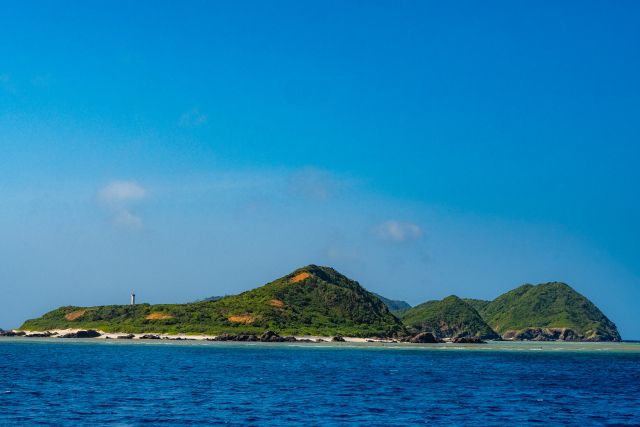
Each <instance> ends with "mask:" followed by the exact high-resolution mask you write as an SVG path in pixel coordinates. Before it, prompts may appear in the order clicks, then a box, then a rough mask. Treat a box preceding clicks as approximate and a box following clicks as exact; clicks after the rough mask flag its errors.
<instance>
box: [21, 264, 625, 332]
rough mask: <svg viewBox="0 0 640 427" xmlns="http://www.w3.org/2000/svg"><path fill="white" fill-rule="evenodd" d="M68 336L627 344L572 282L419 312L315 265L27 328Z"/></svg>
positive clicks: (76, 310)
mask: <svg viewBox="0 0 640 427" xmlns="http://www.w3.org/2000/svg"><path fill="white" fill-rule="evenodd" d="M394 315H395V316H394ZM65 328H73V329H98V330H102V331H105V332H126V333H143V332H155V333H169V334H175V333H196V334H197V333H202V334H211V335H217V334H220V333H224V332H228V333H241V332H243V333H261V332H264V331H265V330H273V331H275V332H277V333H280V334H298V335H305V334H309V335H324V336H330V335H348V336H381V337H389V336H397V335H403V334H406V333H407V332H408V331H409V332H412V333H418V332H432V333H434V335H436V336H437V337H440V338H446V337H455V336H459V335H468V336H476V337H480V338H484V339H494V338H500V336H499V335H498V333H499V334H500V335H503V336H505V337H508V338H515V339H542V338H544V339H547V338H548V337H551V339H572V340H576V339H577V340H606V341H609V340H614V341H616V340H620V335H619V334H618V331H617V329H616V326H615V325H614V324H613V322H611V321H610V320H609V319H608V318H607V317H606V316H605V315H604V314H602V312H601V311H600V310H599V309H598V308H597V307H596V306H595V305H594V304H593V303H591V302H590V301H589V300H588V299H587V298H585V297H584V296H582V295H580V294H579V293H577V292H576V291H575V290H573V289H572V288H571V287H569V286H568V285H566V284H564V283H558V282H553V283H546V284H541V285H537V286H533V285H523V286H520V287H518V288H516V289H513V290H511V291H509V292H507V293H505V294H503V295H501V296H499V297H498V298H496V299H495V300H493V301H485V300H479V299H464V300H463V299H460V298H458V297H456V296H450V297H447V298H445V299H443V300H441V301H428V302H425V303H423V304H420V305H418V306H416V307H413V308H411V307H410V306H409V304H407V303H405V302H404V301H394V300H389V299H387V298H384V297H381V296H379V295H376V294H373V293H370V292H368V291H366V290H365V289H364V288H362V287H361V286H360V285H359V284H358V282H355V281H353V280H350V279H348V278H347V277H345V276H343V275H342V274H340V273H338V272H337V271H335V270H333V269H332V268H328V267H318V266H315V265H310V266H307V267H304V268H301V269H298V270H296V271H294V272H293V273H291V274H289V275H287V276H285V277H282V278H280V279H277V280H275V281H273V282H271V283H268V284H266V285H264V286H262V287H259V288H256V289H253V290H250V291H247V292H243V293H241V294H239V295H231V296H225V297H212V298H208V299H206V300H203V301H198V302H194V303H190V304H157V305H149V304H138V305H109V306H99V307H71V306H68V307H61V308H58V309H56V310H53V311H51V312H49V313H46V314H45V315H44V316H42V317H40V318H37V319H33V320H28V321H26V322H25V323H24V325H22V327H21V329H25V330H51V329H65ZM558 329H563V330H564V329H569V330H570V332H571V333H570V334H567V333H564V332H562V334H561V333H560V332H558ZM496 332H497V333H496ZM557 337H560V338H557Z"/></svg>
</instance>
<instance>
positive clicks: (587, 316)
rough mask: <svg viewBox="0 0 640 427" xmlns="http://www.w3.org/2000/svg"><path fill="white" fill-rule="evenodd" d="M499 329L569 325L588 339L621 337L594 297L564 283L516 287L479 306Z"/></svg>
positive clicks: (484, 315)
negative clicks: (589, 296) (588, 297)
mask: <svg viewBox="0 0 640 427" xmlns="http://www.w3.org/2000/svg"><path fill="white" fill-rule="evenodd" d="M480 314H481V315H482V317H483V318H484V320H485V321H486V322H487V323H488V324H489V325H491V327H492V328H493V329H494V330H496V331H497V332H499V333H501V334H504V333H505V332H507V331H518V330H523V329H526V328H570V329H572V330H574V331H575V332H577V333H578V334H579V335H580V337H581V338H583V339H586V340H620V335H619V334H618V331H617V329H616V326H615V325H614V324H613V322H611V320H609V319H608V318H607V317H606V316H605V315H604V314H603V313H602V312H601V311H600V310H599V309H598V308H597V307H596V306H595V305H594V304H593V303H592V302H591V301H589V300H588V299H587V298H585V297H584V296H582V295H581V294H579V293H578V292H576V291H575V290H574V289H572V288H571V287H570V286H568V285H566V284H565V283H559V282H551V283H545V284H541V285H537V286H533V285H523V286H520V287H518V288H516V289H513V290H511V291H509V292H507V293H505V294H503V295H500V296H499V297H498V298H496V299H495V300H493V301H492V302H490V303H488V304H486V305H485V306H484V307H482V308H481V309H480Z"/></svg>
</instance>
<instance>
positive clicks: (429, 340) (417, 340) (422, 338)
mask: <svg viewBox="0 0 640 427" xmlns="http://www.w3.org/2000/svg"><path fill="white" fill-rule="evenodd" d="M408 342H410V343H414V344H436V343H439V342H442V340H440V339H438V337H436V336H435V335H434V334H432V333H431V332H420V333H419V334H416V335H414V336H412V337H411V338H409V339H408Z"/></svg>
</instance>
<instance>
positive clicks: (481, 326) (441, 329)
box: [397, 295, 500, 339]
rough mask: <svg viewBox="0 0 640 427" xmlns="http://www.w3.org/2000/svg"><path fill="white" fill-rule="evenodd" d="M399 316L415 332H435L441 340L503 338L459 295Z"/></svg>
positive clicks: (426, 304) (427, 304) (425, 304)
mask: <svg viewBox="0 0 640 427" xmlns="http://www.w3.org/2000/svg"><path fill="white" fill-rule="evenodd" d="M397 315H398V316H399V317H400V319H401V320H402V322H403V323H404V324H405V325H406V326H407V328H408V329H409V330H410V331H412V332H432V333H433V334H434V335H436V336H437V337H439V338H447V337H448V338H452V337H455V336H457V335H470V336H477V337H480V338H485V339H497V338H500V337H499V336H498V334H496V333H495V332H494V331H493V330H492V329H491V327H490V326H489V325H487V324H486V323H485V321H484V320H482V317H480V315H479V314H478V312H477V311H476V310H475V309H474V308H473V307H472V306H471V305H469V304H467V303H466V302H464V301H463V300H461V299H460V298H458V297H457V296H455V295H451V296H449V297H447V298H445V299H443V300H441V301H427V302H425V303H423V304H420V305H417V306H415V307H413V308H411V309H409V310H405V311H402V312H399V313H398V314H397Z"/></svg>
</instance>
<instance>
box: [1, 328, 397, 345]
mask: <svg viewBox="0 0 640 427" xmlns="http://www.w3.org/2000/svg"><path fill="white" fill-rule="evenodd" d="M87 331H95V332H96V333H98V334H100V335H99V336H86V337H82V336H81V337H72V336H69V335H74V334H78V333H83V332H87ZM7 332H10V333H12V334H13V335H8V336H13V337H24V338H57V339H68V338H76V339H97V340H106V339H113V340H168V341H221V342H222V341H228V342H243V341H252V340H233V339H228V340H225V339H220V338H221V337H222V336H224V335H226V334H219V335H208V334H185V333H179V334H166V333H155V332H145V333H128V332H104V331H101V330H99V329H96V330H93V329H51V330H47V331H27V330H20V329H13V330H11V331H7ZM243 335H249V334H243ZM276 336H278V337H280V336H279V335H277V334H276ZM291 337H293V338H295V341H294V340H292V339H290V338H291ZM280 338H283V339H286V338H289V340H288V342H308V343H322V342H327V343H328V342H334V343H335V342H347V343H368V342H369V343H388V344H391V343H397V342H399V341H398V340H396V339H383V338H378V337H370V338H361V337H347V336H341V335H330V336H324V335H292V336H289V337H284V336H283V337H280ZM267 342H287V341H267Z"/></svg>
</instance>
